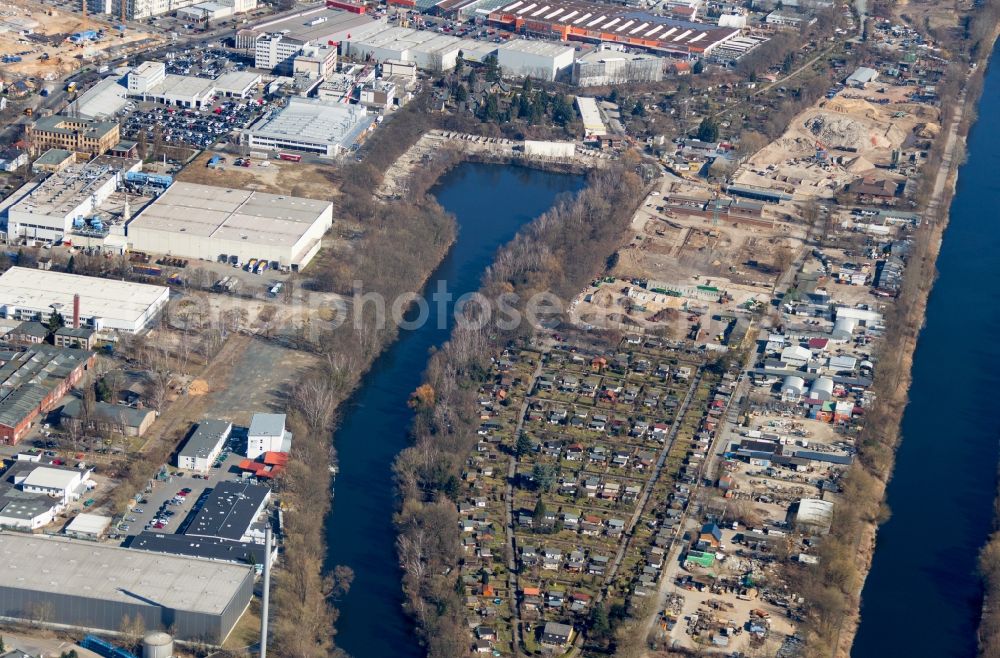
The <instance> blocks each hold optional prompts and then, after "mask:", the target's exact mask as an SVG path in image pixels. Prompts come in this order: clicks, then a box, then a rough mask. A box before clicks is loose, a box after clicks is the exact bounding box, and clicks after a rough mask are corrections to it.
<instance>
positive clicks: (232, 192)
mask: <svg viewBox="0 0 1000 658" xmlns="http://www.w3.org/2000/svg"><path fill="white" fill-rule="evenodd" d="M332 225H333V205H332V204H331V203H330V202H329V201H317V200H314V199H304V198H299V197H293V196H287V195H276V194H264V193H262V192H254V191H250V190H236V189H231V188H226V187H212V186H209V185H199V184H196V183H174V185H172V186H171V187H170V188H168V189H167V191H166V192H164V193H163V194H161V195H160V196H159V197H158V198H157V199H156V200H155V201H154V202H153V203H151V204H150V205H149V206H147V207H146V208H145V209H144V210H143V211H142V212H141V213H139V214H138V215H137V216H136V217H135V218H134V219H133V220H132V221H131V222H130V223H129V225H128V241H129V243H130V244H131V246H132V248H133V249H135V250H138V251H148V252H153V253H158V254H169V255H171V256H179V257H182V258H200V259H202V260H211V261H223V260H226V261H229V262H236V263H244V262H248V261H249V260H250V259H253V258H255V259H258V260H264V261H267V262H269V263H270V264H271V266H272V267H280V268H288V269H292V270H299V269H301V268H302V267H304V266H305V265H306V264H307V263H308V262H309V261H310V260H311V259H312V257H313V256H315V255H316V252H318V251H319V246H320V238H322V237H323V234H324V233H325V232H326V230H327V229H329V228H330V227H331V226H332ZM0 280H2V279H0Z"/></svg>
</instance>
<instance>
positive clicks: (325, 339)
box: [272, 95, 639, 658]
mask: <svg viewBox="0 0 1000 658" xmlns="http://www.w3.org/2000/svg"><path fill="white" fill-rule="evenodd" d="M438 123H440V121H439V120H438V119H437V118H436V117H435V116H434V115H433V113H432V112H431V110H430V107H429V102H428V98H427V96H426V95H425V96H422V97H418V98H416V99H413V100H412V101H411V102H410V103H409V104H408V105H407V106H406V107H405V108H404V109H403V110H401V111H399V112H398V113H396V114H395V115H394V116H393V117H392V119H391V120H390V121H387V122H386V123H385V125H384V126H382V128H381V129H380V130H379V131H377V132H376V133H374V134H373V135H372V138H371V139H370V140H369V141H368V143H366V145H365V146H364V147H363V150H362V153H363V155H364V158H363V159H362V160H361V161H359V162H356V163H351V164H350V165H348V166H346V167H344V168H342V169H340V170H338V172H337V173H338V183H339V185H340V194H339V195H338V196H337V197H336V198H335V204H337V213H338V214H339V215H340V216H345V217H349V218H351V219H352V220H354V221H356V222H358V223H359V224H362V225H363V226H364V233H365V236H364V239H365V240H366V243H365V248H364V249H359V250H353V251H350V252H346V253H331V252H321V253H320V255H319V256H318V257H317V259H316V263H315V265H314V269H313V271H312V272H310V273H309V274H310V276H309V277H308V279H307V280H305V282H304V284H305V285H304V286H303V287H310V288H311V289H313V290H322V291H325V292H339V293H345V294H347V295H350V293H351V285H352V282H353V281H354V280H362V281H364V282H365V286H366V290H368V291H373V292H378V293H380V294H382V295H384V296H385V297H386V298H387V299H392V298H395V297H397V296H399V295H401V294H403V293H406V292H410V288H411V286H412V282H414V281H418V282H421V283H420V285H419V286H417V290H420V289H422V288H423V286H424V284H425V283H426V282H427V281H428V280H429V279H430V277H431V276H432V275H433V273H434V271H435V270H436V269H437V267H438V265H439V264H440V263H441V261H442V260H443V259H444V258H445V256H446V255H447V253H448V251H449V250H450V249H451V247H452V245H453V244H454V241H455V239H456V224H455V221H454V218H453V217H452V216H450V215H449V214H448V213H447V212H446V211H445V210H444V209H443V208H441V206H440V205H438V204H437V202H436V201H435V200H434V199H433V198H432V197H431V196H429V195H428V190H430V189H431V187H432V186H433V185H434V184H435V183H436V182H437V181H438V180H439V179H440V178H441V176H443V175H444V174H445V173H446V172H447V171H448V170H450V169H451V168H453V167H454V166H456V165H458V164H460V163H461V162H463V161H480V162H496V163H507V164H514V165H518V166H526V167H532V168H539V169H546V170H553V171H560V172H565V171H567V170H571V171H574V172H576V173H582V172H583V171H586V169H585V168H583V167H579V168H574V167H567V166H565V165H555V166H552V167H549V166H548V164H547V163H538V162H536V161H532V160H529V159H524V158H517V157H514V158H490V157H486V156H484V155H481V154H474V153H463V152H461V151H460V150H458V149H445V150H441V151H439V152H438V153H436V154H435V156H434V157H433V158H432V159H431V161H429V162H426V163H424V164H423V165H422V166H421V167H419V168H417V169H416V170H414V171H412V172H410V173H409V175H408V182H409V185H408V193H407V195H406V197H405V198H394V199H380V198H378V197H377V196H376V193H375V191H376V190H377V189H378V188H379V187H380V185H381V183H382V180H383V178H384V176H385V173H386V171H387V170H388V169H389V168H390V167H392V166H393V165H394V164H395V163H396V162H397V160H399V158H400V157H401V156H402V155H403V154H404V153H406V151H407V150H409V149H410V148H412V147H413V146H414V145H415V144H416V143H417V141H418V140H419V139H420V137H421V136H422V135H424V134H425V133H426V132H427V131H428V130H431V129H433V128H437V127H438V126H437V125H436V124H438ZM628 176H632V177H634V175H632V174H629V175H628ZM625 187H626V188H627V186H625ZM627 189H631V188H627ZM588 198H591V197H590V196H588ZM636 198H639V196H638V195H636ZM626 205H627V204H626ZM629 216H630V215H629ZM579 233H580V234H585V231H584V230H583V229H581V230H580V231H579ZM519 238H520V235H519ZM616 239H617V236H616ZM515 242H517V239H515ZM400 244H407V245H409V246H410V248H408V249H406V250H400V249H399V248H398V245H400ZM530 250H531V248H530V247H529V251H530ZM535 255H536V256H539V254H535ZM371 312H372V316H371V317H368V316H367V315H366V316H365V317H363V318H362V327H361V329H360V330H356V329H355V328H354V327H353V326H352V323H345V324H344V325H342V326H340V327H338V328H337V329H335V330H333V331H327V332H321V333H320V335H319V336H318V337H317V338H316V340H314V341H313V342H312V343H309V344H305V345H303V346H301V347H302V348H303V349H307V350H309V351H311V352H314V353H315V354H316V361H317V362H316V364H315V365H314V366H313V367H312V368H311V370H310V371H309V372H307V373H306V374H305V375H304V376H303V377H302V378H301V380H300V381H299V382H298V384H297V385H296V386H295V387H294V388H293V389H292V390H291V391H290V392H289V408H288V422H289V428H290V429H291V430H292V431H293V432H294V433H295V436H296V437H297V440H296V443H295V447H294V448H293V451H294V452H296V453H297V454H296V455H295V459H293V460H292V461H291V464H290V466H289V469H288V471H287V472H286V474H285V475H284V476H283V477H282V478H280V482H279V486H280V487H281V490H282V498H283V514H284V516H283V519H284V525H285V528H286V534H287V535H288V536H289V539H288V540H287V541H286V543H285V550H284V553H283V557H282V559H283V568H282V569H281V570H279V571H278V572H277V573H276V577H275V582H274V584H273V585H274V592H273V594H272V596H273V601H274V603H273V606H272V619H273V620H274V621H273V624H272V636H273V638H274V641H273V647H274V652H275V654H276V655H277V656H285V657H287V658H292V657H294V658H313V657H315V658H321V657H322V658H327V657H337V656H341V657H343V656H346V654H345V653H344V652H343V651H342V650H340V649H339V648H337V646H336V643H335V636H336V621H337V618H338V611H337V609H336V607H335V605H336V601H337V599H338V598H339V597H340V596H342V595H344V594H345V593H347V591H348V590H349V588H350V584H351V580H352V577H353V574H352V573H351V570H350V569H349V568H346V567H340V566H337V567H334V568H333V569H332V570H331V571H329V572H328V571H327V569H326V568H325V564H324V558H325V555H326V539H325V536H324V530H325V523H324V521H325V518H326V516H327V514H328V513H329V511H330V509H331V506H332V495H331V484H332V474H331V472H330V470H329V469H328V465H329V464H335V463H336V461H337V460H336V437H335V435H336V426H337V421H338V416H337V414H338V409H339V408H340V405H341V403H343V402H345V401H346V400H348V399H349V398H350V396H351V395H352V394H353V393H354V391H355V390H356V388H357V387H358V385H359V384H360V383H361V381H362V380H363V378H364V376H365V374H366V373H367V372H368V370H369V369H370V368H371V366H372V364H373V363H374V361H375V359H377V358H378V357H379V355H380V354H381V353H382V352H383V350H385V349H386V348H387V347H389V346H390V345H391V344H392V343H393V342H394V341H395V339H396V337H397V334H398V330H397V328H396V327H394V326H392V323H389V325H388V326H380V325H379V324H378V323H377V318H376V317H375V316H374V311H371ZM473 434H474V432H473ZM455 527H457V526H455ZM442 655H446V654H442Z"/></svg>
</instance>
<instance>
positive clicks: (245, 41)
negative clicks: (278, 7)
mask: <svg viewBox="0 0 1000 658" xmlns="http://www.w3.org/2000/svg"><path fill="white" fill-rule="evenodd" d="M359 9H360V8H359ZM384 27H385V19H373V18H370V17H369V16H366V15H365V14H364V12H363V11H356V12H355V11H343V10H340V9H333V8H328V7H327V6H326V5H323V4H318V5H311V6H308V7H304V8H302V9H301V10H300V11H297V12H295V13H292V14H285V15H283V16H280V17H277V18H273V17H272V18H268V19H266V20H263V21H261V22H259V23H256V24H254V25H250V26H248V27H245V28H242V29H240V30H239V31H237V33H236V47H237V48H242V49H245V50H249V51H253V52H254V53H255V54H256V44H257V41H258V40H259V39H262V38H264V37H266V36H268V35H272V34H280V35H282V36H283V37H284V38H285V39H287V40H288V44H289V45H290V44H292V43H298V44H299V45H300V46H301V45H305V44H313V45H320V46H330V45H336V44H338V43H340V42H341V41H343V40H345V39H347V38H348V37H349V36H351V35H353V36H355V37H360V36H362V35H364V34H367V32H368V31H369V30H373V29H382V28H384ZM257 67H258V68H261V66H260V64H257ZM265 68H266V67H265Z"/></svg>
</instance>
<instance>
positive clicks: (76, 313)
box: [73, 295, 80, 329]
mask: <svg viewBox="0 0 1000 658" xmlns="http://www.w3.org/2000/svg"><path fill="white" fill-rule="evenodd" d="M73 328H74V329H79V328H80V295H73Z"/></svg>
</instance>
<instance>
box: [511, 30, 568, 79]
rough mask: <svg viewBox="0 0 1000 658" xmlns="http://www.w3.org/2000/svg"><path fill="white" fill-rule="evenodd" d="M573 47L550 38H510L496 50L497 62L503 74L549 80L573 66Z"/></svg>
mask: <svg viewBox="0 0 1000 658" xmlns="http://www.w3.org/2000/svg"><path fill="white" fill-rule="evenodd" d="M575 56H576V50H575V49H574V48H572V47H570V46H564V45H562V44H558V43H552V42H551V41H537V40H532V41H528V40H527V39H513V40H511V41H508V42H506V43H504V44H502V45H501V46H500V47H499V48H498V49H497V64H499V65H500V69H501V70H502V71H503V73H504V75H508V76H513V77H518V78H520V77H524V76H531V77H532V78H535V79H537V80H547V81H550V82H551V81H552V80H555V79H556V76H558V75H559V74H560V73H562V72H563V71H568V70H569V69H570V67H572V66H573V60H574V58H575Z"/></svg>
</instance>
